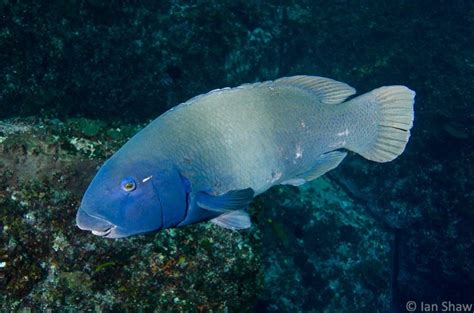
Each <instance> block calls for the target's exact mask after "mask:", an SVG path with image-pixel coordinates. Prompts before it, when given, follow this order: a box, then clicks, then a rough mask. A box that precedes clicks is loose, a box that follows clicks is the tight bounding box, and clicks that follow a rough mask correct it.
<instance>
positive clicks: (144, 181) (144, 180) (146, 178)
mask: <svg viewBox="0 0 474 313" xmlns="http://www.w3.org/2000/svg"><path fill="white" fill-rule="evenodd" d="M152 177H153V175H150V176H148V177H145V178H143V180H142V183H146V182H147V181H149V180H150V179H151V178H152Z"/></svg>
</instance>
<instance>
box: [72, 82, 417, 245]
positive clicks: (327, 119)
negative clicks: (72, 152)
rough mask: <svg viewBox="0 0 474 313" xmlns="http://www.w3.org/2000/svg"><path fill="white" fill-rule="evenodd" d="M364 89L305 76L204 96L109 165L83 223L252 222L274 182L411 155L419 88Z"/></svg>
mask: <svg viewBox="0 0 474 313" xmlns="http://www.w3.org/2000/svg"><path fill="white" fill-rule="evenodd" d="M355 94H356V90H355V89H354V88H352V87H351V86H349V85H347V84H345V83H342V82H338V81H336V80H333V79H330V78H324V77H318V76H306V75H298V76H291V77H283V78H280V79H277V80H274V81H265V82H258V83H251V84H244V85H241V86H238V87H234V88H229V87H227V88H223V89H216V90H212V91H210V92H208V93H206V94H202V95H199V96H196V97H194V98H192V99H190V100H188V101H186V102H184V103H182V104H180V105H178V106H176V107H174V108H172V109H170V110H168V111H167V112H165V113H164V114H162V115H161V116H159V117H158V118H156V119H155V120H154V121H152V122H151V123H150V124H148V125H147V126H146V127H145V128H143V129H142V130H141V131H139V132H138V133H137V134H136V135H135V136H133V137H132V138H131V139H130V140H129V141H128V142H126V143H125V145H123V146H122V147H121V148H120V149H119V150H118V151H117V152H116V153H115V154H113V155H112V156H111V157H110V158H109V159H108V160H107V161H106V162H105V163H104V164H103V165H102V166H101V168H100V169H99V170H98V172H97V174H96V176H95V177H94V178H93V179H92V182H91V183H90V185H89V187H88V188H87V190H86V192H85V194H84V196H83V198H82V201H81V204H80V207H79V209H78V211H77V215H76V224H77V226H78V227H79V228H80V229H82V230H86V231H90V232H92V234H94V235H98V236H102V237H105V238H123V237H128V236H132V235H137V234H143V233H149V232H154V231H158V230H162V229H167V228H175V227H182V226H186V225H191V224H195V223H199V222H204V221H210V222H212V223H214V224H216V225H218V226H220V227H223V228H226V229H231V230H239V229H247V228H249V227H251V219H250V216H249V214H248V208H249V205H250V204H251V202H252V199H253V198H254V197H255V196H257V195H259V194H261V193H263V192H265V191H266V190H268V189H269V188H270V187H272V186H275V185H293V186H299V185H302V184H304V183H306V182H309V181H312V180H314V179H316V178H318V177H320V176H322V175H324V174H325V173H327V172H329V171H330V170H332V169H334V168H336V167H337V166H338V165H339V164H340V163H341V162H342V160H343V159H344V158H345V157H346V156H347V155H348V153H349V152H353V153H356V154H359V155H361V156H362V157H364V158H365V159H368V160H371V161H375V162H380V163H382V162H389V161H392V160H394V159H395V158H397V157H398V156H399V155H400V154H402V153H403V151H404V150H405V147H406V145H407V143H408V140H409V138H410V130H411V128H412V126H413V121H414V102H415V100H414V99H415V92H414V91H412V90H410V89H409V88H407V87H405V86H385V87H380V88H377V89H374V90H372V91H370V92H368V93H365V94H362V95H359V96H354V95H355Z"/></svg>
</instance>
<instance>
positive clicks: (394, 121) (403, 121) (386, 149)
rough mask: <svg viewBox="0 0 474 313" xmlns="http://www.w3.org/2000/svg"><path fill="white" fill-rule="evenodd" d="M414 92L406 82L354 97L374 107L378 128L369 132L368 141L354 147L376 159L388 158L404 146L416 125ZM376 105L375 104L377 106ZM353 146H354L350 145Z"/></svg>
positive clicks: (396, 155) (394, 155)
mask: <svg viewBox="0 0 474 313" xmlns="http://www.w3.org/2000/svg"><path fill="white" fill-rule="evenodd" d="M414 98H415V92H414V91H413V90H410V89H408V88H407V87H405V86H388V87H381V88H377V89H375V90H372V91H371V92H369V93H367V94H365V95H362V96H360V97H358V98H355V99H353V100H352V102H355V103H353V104H352V105H354V104H356V103H358V102H359V104H362V105H364V106H365V107H368V109H370V111H372V112H373V110H375V114H374V115H373V117H374V118H375V119H376V120H375V121H374V124H375V125H373V124H372V125H371V126H369V127H375V130H371V131H369V132H368V133H370V134H372V135H371V137H372V138H367V139H368V142H365V143H364V144H363V145H360V146H356V147H354V149H353V150H354V151H355V152H357V153H358V154H360V155H362V156H363V157H364V158H366V159H368V160H371V161H376V162H389V161H392V160H394V159H395V158H396V157H398V156H399V155H400V154H402V152H403V151H404V150H405V146H406V144H407V142H408V139H409V138H410V129H411V127H412V126H413V119H414V112H413V104H414V102H415V100H414ZM374 106H375V107H374ZM351 150H352V149H351Z"/></svg>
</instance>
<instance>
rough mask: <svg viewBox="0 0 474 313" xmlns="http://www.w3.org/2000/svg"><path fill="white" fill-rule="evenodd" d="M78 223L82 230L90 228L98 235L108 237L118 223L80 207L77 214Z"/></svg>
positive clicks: (89, 229)
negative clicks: (115, 223)
mask: <svg viewBox="0 0 474 313" xmlns="http://www.w3.org/2000/svg"><path fill="white" fill-rule="evenodd" d="M76 225H77V227H79V228H80V229H82V230H88V231H90V232H92V234H94V235H96V236H102V237H106V236H108V235H110V234H111V233H112V231H113V230H115V228H117V226H116V225H114V224H112V223H110V222H108V221H106V220H104V219H102V218H100V217H98V216H94V215H91V214H89V213H87V212H85V211H84V210H83V209H82V208H79V210H78V211H77V215H76Z"/></svg>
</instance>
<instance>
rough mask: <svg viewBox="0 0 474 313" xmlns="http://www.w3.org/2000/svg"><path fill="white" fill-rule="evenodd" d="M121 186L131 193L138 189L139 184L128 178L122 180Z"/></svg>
mask: <svg viewBox="0 0 474 313" xmlns="http://www.w3.org/2000/svg"><path fill="white" fill-rule="evenodd" d="M121 186H122V189H123V190H124V191H126V192H131V191H134V190H135V189H136V188H137V183H136V182H135V180H134V179H133V178H130V177H127V178H124V179H123V180H122V183H121Z"/></svg>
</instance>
